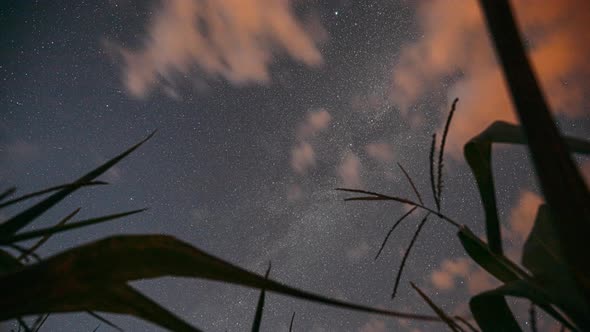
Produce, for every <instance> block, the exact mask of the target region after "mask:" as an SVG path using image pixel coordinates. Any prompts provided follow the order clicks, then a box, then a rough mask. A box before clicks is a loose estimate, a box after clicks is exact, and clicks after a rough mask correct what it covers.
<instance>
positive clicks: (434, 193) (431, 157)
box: [428, 134, 440, 211]
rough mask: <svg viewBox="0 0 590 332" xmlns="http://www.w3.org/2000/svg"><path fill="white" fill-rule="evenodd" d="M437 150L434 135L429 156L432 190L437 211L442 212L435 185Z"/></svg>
mask: <svg viewBox="0 0 590 332" xmlns="http://www.w3.org/2000/svg"><path fill="white" fill-rule="evenodd" d="M435 150H436V134H432V144H431V145H430V155H429V159H428V161H429V164H430V188H431V189H432V197H433V198H434V203H435V204H436V210H437V211H440V203H439V202H438V194H437V193H436V186H435V184H434V152H435Z"/></svg>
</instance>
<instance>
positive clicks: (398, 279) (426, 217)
mask: <svg viewBox="0 0 590 332" xmlns="http://www.w3.org/2000/svg"><path fill="white" fill-rule="evenodd" d="M428 216H430V213H428V214H426V216H425V217H424V219H422V221H421V222H420V225H418V229H417V230H416V232H415V233H414V236H413V237H412V241H410V245H409V246H408V249H406V252H404V257H403V258H402V263H401V265H400V268H399V270H397V276H396V277H395V285H394V286H393V293H392V294H391V298H392V299H393V298H394V297H395V294H396V293H397V288H398V287H399V282H400V280H401V278H402V273H403V271H404V267H405V266H406V260H407V259H408V257H409V256H410V251H411V250H412V247H413V246H414V243H416V239H418V235H419V234H420V231H421V230H422V227H424V224H425V223H426V220H428Z"/></svg>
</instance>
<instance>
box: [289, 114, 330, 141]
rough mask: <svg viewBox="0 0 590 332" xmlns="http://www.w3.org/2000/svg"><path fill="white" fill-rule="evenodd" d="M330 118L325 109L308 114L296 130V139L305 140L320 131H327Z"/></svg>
mask: <svg viewBox="0 0 590 332" xmlns="http://www.w3.org/2000/svg"><path fill="white" fill-rule="evenodd" d="M331 120H332V116H331V115H330V113H329V112H328V111H327V110H325V109H319V110H317V111H313V112H308V113H307V117H306V119H305V122H303V123H302V124H301V125H300V126H299V129H298V130H297V138H298V139H300V140H305V139H308V138H311V137H313V136H315V135H316V134H317V133H319V132H320V131H322V130H324V129H327V128H328V125H329V124H330V121H331Z"/></svg>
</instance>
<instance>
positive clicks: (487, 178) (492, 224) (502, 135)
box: [463, 121, 590, 254]
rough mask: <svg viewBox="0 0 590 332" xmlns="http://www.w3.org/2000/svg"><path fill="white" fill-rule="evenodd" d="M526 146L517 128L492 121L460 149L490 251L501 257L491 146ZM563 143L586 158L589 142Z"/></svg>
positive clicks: (569, 139)
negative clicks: (472, 181) (476, 194)
mask: <svg viewBox="0 0 590 332" xmlns="http://www.w3.org/2000/svg"><path fill="white" fill-rule="evenodd" d="M493 143H509V144H526V140H525V137H524V134H523V132H522V129H521V128H520V127H519V126H516V125H513V124H510V123H507V122H504V121H496V122H494V123H492V124H491V125H490V126H489V127H488V128H486V129H485V130H484V131H483V132H481V133H480V134H479V135H477V136H475V137H474V138H472V139H471V140H470V141H469V142H467V144H465V146H464V148H463V154H464V156H465V160H466V161H467V164H468V165H469V167H470V168H471V173H473V176H474V177H475V181H476V183H477V187H478V189H479V195H480V198H481V202H482V204H483V207H484V210H485V217H486V218H485V220H486V235H487V239H488V243H489V245H490V249H491V250H492V251H493V252H494V253H496V254H501V253H502V237H501V231H500V223H499V221H498V220H499V219H498V212H497V207H496V193H495V187H494V177H493V173H492V144H493ZM566 143H567V144H568V147H569V148H570V150H571V151H573V152H576V153H581V154H590V142H587V141H584V140H581V139H577V138H574V137H567V138H566Z"/></svg>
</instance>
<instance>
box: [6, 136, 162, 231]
mask: <svg viewBox="0 0 590 332" xmlns="http://www.w3.org/2000/svg"><path fill="white" fill-rule="evenodd" d="M154 134H155V132H154V133H152V134H150V135H149V136H148V137H146V138H145V139H143V140H142V141H141V142H139V143H137V144H135V145H134V146H132V147H131V148H129V149H127V150H126V151H125V152H123V153H121V154H120V155H118V156H116V157H115V158H113V159H111V160H109V161H107V162H106V163H104V164H102V165H101V166H99V167H97V168H96V169H94V170H92V171H90V172H89V173H87V174H86V175H84V176H82V177H81V178H79V179H78V180H76V181H74V182H73V183H72V184H71V185H69V186H66V187H65V188H63V189H61V190H59V191H58V192H56V193H54V194H53V195H51V196H49V197H47V198H46V199H44V200H42V201H41V202H39V203H37V204H35V205H33V206H32V207H30V208H28V209H26V210H25V211H23V212H21V213H19V214H17V215H16V216H14V217H12V218H10V219H8V220H7V221H6V222H4V223H2V224H1V225H0V240H5V239H7V238H9V237H11V236H12V235H13V234H14V233H16V232H17V231H19V230H20V229H22V228H23V227H25V226H27V225H28V224H29V223H31V222H32V221H33V220H34V219H35V218H37V217H38V216H40V215H41V214H43V213H44V212H45V211H47V210H49V209H50V208H51V207H52V206H54V205H55V204H57V203H59V202H60V201H61V200H63V199H64V198H66V197H67V196H68V195H69V194H71V193H72V192H74V191H76V190H77V189H79V188H80V187H82V186H84V185H87V184H88V183H90V182H91V181H93V180H94V179H95V178H96V177H98V176H99V175H101V174H102V173H104V172H106V171H107V170H108V169H109V168H111V167H113V166H114V165H115V164H116V163H118V162H119V161H121V159H123V158H125V157H126V156H127V155H129V154H130V153H131V152H133V151H135V149H137V148H138V147H140V146H141V145H142V144H143V143H145V142H146V141H147V140H148V139H150V138H151V137H152V136H153V135H154Z"/></svg>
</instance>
